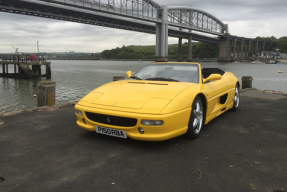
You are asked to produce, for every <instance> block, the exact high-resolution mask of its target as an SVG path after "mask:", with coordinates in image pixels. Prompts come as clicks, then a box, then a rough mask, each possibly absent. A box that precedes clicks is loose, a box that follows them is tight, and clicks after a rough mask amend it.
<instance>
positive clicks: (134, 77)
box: [130, 76, 142, 80]
mask: <svg viewBox="0 0 287 192" xmlns="http://www.w3.org/2000/svg"><path fill="white" fill-rule="evenodd" d="M130 78H132V79H137V80H142V79H141V78H139V77H137V76H131V77H130Z"/></svg>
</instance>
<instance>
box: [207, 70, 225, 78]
mask: <svg viewBox="0 0 287 192" xmlns="http://www.w3.org/2000/svg"><path fill="white" fill-rule="evenodd" d="M224 73H225V71H223V70H221V69H219V68H203V69H202V76H203V78H204V79H206V78H207V77H209V76H210V75H211V74H219V75H221V76H222V75H224Z"/></svg>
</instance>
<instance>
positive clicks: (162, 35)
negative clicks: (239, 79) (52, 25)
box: [0, 0, 272, 62]
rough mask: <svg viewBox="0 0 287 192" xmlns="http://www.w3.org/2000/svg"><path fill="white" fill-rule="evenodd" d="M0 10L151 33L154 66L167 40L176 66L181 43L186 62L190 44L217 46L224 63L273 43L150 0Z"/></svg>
mask: <svg viewBox="0 0 287 192" xmlns="http://www.w3.org/2000/svg"><path fill="white" fill-rule="evenodd" d="M0 11H1V12H7V13H13V14H22V15H30V16H34V17H44V18H50V19H56V20H64V21H69V22H77V23H83V24H88V25H96V26H103V27H110V28H117V29H124V30H130V31H137V32H143V33H149V34H155V35H156V51H155V61H157V62H161V61H168V36H170V37H176V38H178V42H179V43H178V50H179V51H178V61H181V60H182V56H181V51H182V39H187V40H188V58H187V60H188V61H192V40H194V41H201V42H208V43H217V44H218V45H219V47H220V54H219V58H218V61H227V62H228V61H231V60H242V59H243V58H244V57H247V56H248V52H249V53H250V52H251V53H252V54H254V55H258V53H259V51H261V50H265V47H266V45H267V44H270V43H272V42H268V41H266V42H265V41H260V40H256V39H251V38H244V37H237V36H233V35H230V34H229V31H228V25H227V24H225V23H223V22H222V21H221V20H219V19H218V18H216V17H215V16H213V15H211V14H209V13H207V12H205V11H203V10H199V9H195V8H192V7H187V6H167V5H160V4H158V3H156V2H155V1H154V0H0Z"/></svg>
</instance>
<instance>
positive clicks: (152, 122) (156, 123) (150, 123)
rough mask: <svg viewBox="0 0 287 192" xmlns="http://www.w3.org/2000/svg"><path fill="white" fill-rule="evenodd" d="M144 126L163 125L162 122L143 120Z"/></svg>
mask: <svg viewBox="0 0 287 192" xmlns="http://www.w3.org/2000/svg"><path fill="white" fill-rule="evenodd" d="M141 124H142V125H148V126H160V125H163V121H162V120H142V121H141Z"/></svg>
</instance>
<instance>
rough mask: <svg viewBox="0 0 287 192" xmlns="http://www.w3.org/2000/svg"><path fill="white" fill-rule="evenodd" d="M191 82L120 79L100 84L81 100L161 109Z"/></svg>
mask: <svg viewBox="0 0 287 192" xmlns="http://www.w3.org/2000/svg"><path fill="white" fill-rule="evenodd" d="M191 85H192V84H191V83H181V82H159V81H122V82H113V83H109V84H107V85H104V86H101V87H99V88H97V89H95V90H94V91H92V92H91V93H89V94H88V95H87V96H85V97H84V98H83V99H82V100H81V101H83V102H85V103H90V104H95V105H105V106H112V107H120V108H132V109H141V108H145V109H147V108H150V109H158V110H159V109H163V108H164V107H165V106H166V105H167V104H168V103H169V102H170V101H171V100H172V99H174V98H175V97H176V96H177V95H178V94H179V93H180V92H182V91H183V90H184V89H186V88H187V87H189V86H191Z"/></svg>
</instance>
